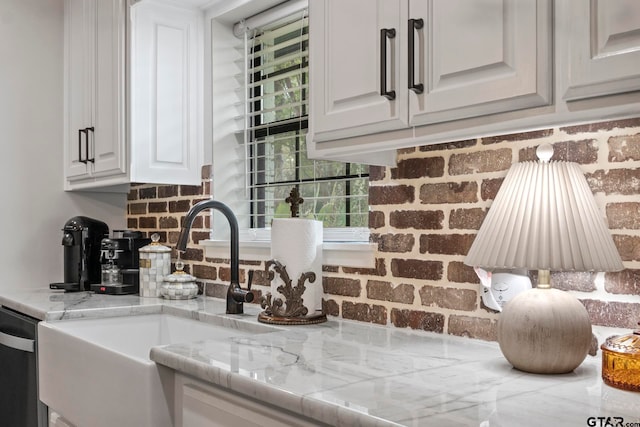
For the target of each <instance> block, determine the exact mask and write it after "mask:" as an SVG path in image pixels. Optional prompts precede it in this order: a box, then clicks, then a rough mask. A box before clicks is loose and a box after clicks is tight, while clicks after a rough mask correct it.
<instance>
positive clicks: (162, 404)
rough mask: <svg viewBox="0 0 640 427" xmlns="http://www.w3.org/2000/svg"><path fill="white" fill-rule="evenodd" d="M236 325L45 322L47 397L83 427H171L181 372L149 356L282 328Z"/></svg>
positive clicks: (167, 318) (148, 318)
mask: <svg viewBox="0 0 640 427" xmlns="http://www.w3.org/2000/svg"><path fill="white" fill-rule="evenodd" d="M228 320H229V319H227V318H224V317H222V316H220V317H215V316H213V317H209V318H208V319H207V323H205V322H200V321H197V320H192V319H187V318H182V317H177V316H172V315H168V314H153V315H141V316H123V317H112V318H105V319H80V320H66V321H58V322H40V324H39V326H38V368H39V372H38V375H39V394H40V400H42V401H43V402H44V403H45V404H47V405H48V406H49V407H50V408H51V409H53V410H55V411H56V412H58V413H60V414H61V415H62V416H63V417H65V418H66V419H67V420H68V421H70V422H71V423H73V424H75V425H76V426H77V427H85V426H86V427H101V426H105V427H106V426H110V427H113V426H120V427H126V426H135V427H144V426H148V427H162V426H167V427H170V426H172V425H173V394H174V392H173V372H172V371H171V370H170V369H168V368H165V367H163V366H158V365H156V364H155V362H153V361H151V360H150V359H149V351H150V349H151V347H154V346H158V345H166V344H176V343H188V342H194V341H202V340H220V341H222V340H228V339H230V338H232V337H238V336H246V335H252V334H255V333H257V332H268V331H270V330H274V329H270V328H269V327H267V326H266V325H265V326H264V327H263V328H257V326H262V325H255V324H251V323H246V322H233V321H231V322H228ZM210 321H213V322H214V323H218V324H212V323H209V322H210Z"/></svg>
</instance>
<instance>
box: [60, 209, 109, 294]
mask: <svg viewBox="0 0 640 427" xmlns="http://www.w3.org/2000/svg"><path fill="white" fill-rule="evenodd" d="M62 232H63V235H62V246H64V282H62V283H51V284H50V285H49V287H50V288H51V289H64V290H65V291H70V292H72V291H89V290H90V286H91V284H92V283H100V273H101V271H100V270H101V264H100V243H101V241H102V239H103V238H104V237H106V236H108V235H109V227H108V226H107V224H105V223H104V222H102V221H98V220H97V219H93V218H88V217H86V216H74V217H73V218H71V219H69V220H68V221H67V222H66V223H65V224H64V227H63V228H62Z"/></svg>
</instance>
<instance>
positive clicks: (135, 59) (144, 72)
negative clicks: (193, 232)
mask: <svg viewBox="0 0 640 427" xmlns="http://www.w3.org/2000/svg"><path fill="white" fill-rule="evenodd" d="M131 21H132V24H133V25H132V41H131V46H132V47H131V88H132V90H131V125H130V129H131V156H132V165H131V180H132V181H134V182H150V183H155V184H200V182H201V172H200V169H201V166H202V147H203V123H202V117H203V113H202V111H203V105H202V102H203V101H202V100H203V95H204V89H203V84H202V82H203V75H202V73H203V56H204V46H203V41H204V39H203V18H202V12H200V11H199V10H197V9H183V8H178V7H175V6H172V5H170V4H164V3H160V2H153V1H146V2H144V1H143V2H141V3H138V4H136V5H134V6H133V7H132V8H131Z"/></svg>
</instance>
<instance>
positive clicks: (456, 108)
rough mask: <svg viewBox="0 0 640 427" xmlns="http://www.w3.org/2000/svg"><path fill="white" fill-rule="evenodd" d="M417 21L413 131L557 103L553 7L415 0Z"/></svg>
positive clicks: (413, 21) (531, 2)
mask: <svg viewBox="0 0 640 427" xmlns="http://www.w3.org/2000/svg"><path fill="white" fill-rule="evenodd" d="M409 16H410V21H409V26H408V28H409V29H408V43H407V45H408V46H409V47H410V51H409V61H408V68H409V69H408V73H409V74H411V75H412V76H414V77H413V80H414V81H413V82H409V91H410V92H409V123H410V124H411V125H423V124H429V123H437V122H444V121H450V120H456V119H461V118H466V117H475V116H484V115H487V114H493V113H497V112H503V111H511V110H517V109H521V108H529V107H535V106H540V105H547V104H549V103H550V102H551V82H552V79H551V64H552V61H551V53H552V50H551V9H550V5H549V2H548V1H546V0H540V1H535V0H474V1H471V2H470V1H468V0H433V1H424V0H410V2H409ZM412 57H413V58H414V59H413V60H412V59H411V58H412ZM412 64H413V68H414V70H413V73H411V71H412V70H411V65H412Z"/></svg>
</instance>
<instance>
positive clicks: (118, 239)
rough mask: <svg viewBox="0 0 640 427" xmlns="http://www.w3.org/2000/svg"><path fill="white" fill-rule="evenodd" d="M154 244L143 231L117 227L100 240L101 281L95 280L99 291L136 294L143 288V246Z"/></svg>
mask: <svg viewBox="0 0 640 427" xmlns="http://www.w3.org/2000/svg"><path fill="white" fill-rule="evenodd" d="M149 243H151V239H149V238H146V237H143V234H142V232H140V231H132V230H114V231H113V237H111V238H104V239H102V241H101V242H100V254H101V255H100V263H101V270H102V274H101V277H102V278H101V281H100V283H92V284H91V290H92V291H94V292H96V293H99V294H109V295H125V294H137V293H138V292H139V290H140V248H141V247H143V246H146V245H148V244H149Z"/></svg>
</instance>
